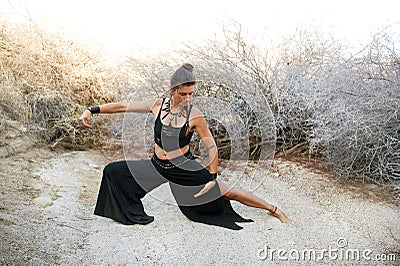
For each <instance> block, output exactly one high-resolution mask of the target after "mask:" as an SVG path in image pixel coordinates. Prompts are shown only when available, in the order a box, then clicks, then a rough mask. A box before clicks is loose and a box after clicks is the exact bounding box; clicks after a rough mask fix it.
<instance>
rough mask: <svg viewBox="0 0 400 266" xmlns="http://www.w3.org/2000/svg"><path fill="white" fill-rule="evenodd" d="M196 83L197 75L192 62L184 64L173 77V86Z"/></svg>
mask: <svg viewBox="0 0 400 266" xmlns="http://www.w3.org/2000/svg"><path fill="white" fill-rule="evenodd" d="M195 83H196V77H195V76H194V74H193V66H192V65H191V64H183V65H182V66H181V67H180V68H178V70H176V71H175V73H174V74H173V75H172V77H171V88H177V87H179V86H182V85H183V86H191V85H194V84H195Z"/></svg>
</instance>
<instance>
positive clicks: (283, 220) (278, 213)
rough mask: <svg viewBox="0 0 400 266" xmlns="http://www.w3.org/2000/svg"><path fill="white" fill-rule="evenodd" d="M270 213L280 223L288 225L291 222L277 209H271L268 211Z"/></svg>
mask: <svg viewBox="0 0 400 266" xmlns="http://www.w3.org/2000/svg"><path fill="white" fill-rule="evenodd" d="M270 213H271V214H272V215H273V216H275V217H277V218H278V219H279V220H281V222H282V223H284V224H290V223H291V222H292V221H291V220H290V219H289V217H287V216H286V214H285V213H284V212H283V211H281V210H280V209H278V208H277V207H276V206H274V207H273V209H272V210H270Z"/></svg>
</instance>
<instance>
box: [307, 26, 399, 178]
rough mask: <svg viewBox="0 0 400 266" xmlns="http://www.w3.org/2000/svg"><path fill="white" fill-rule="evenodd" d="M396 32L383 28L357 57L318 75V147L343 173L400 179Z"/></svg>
mask: <svg viewBox="0 0 400 266" xmlns="http://www.w3.org/2000/svg"><path fill="white" fill-rule="evenodd" d="M393 37H394V36H393V35H392V34H388V32H382V33H380V34H377V35H376V36H375V38H374V39H373V40H372V42H371V44H370V45H369V46H368V47H366V49H365V50H364V51H362V52H361V53H360V54H359V55H358V56H357V57H354V58H351V59H350V60H347V61H346V62H344V63H343V64H341V65H339V66H337V67H336V68H331V69H327V70H325V71H323V72H321V73H320V74H319V76H318V77H317V79H316V83H317V84H319V88H320V89H319V91H318V92H317V93H316V95H315V103H316V105H317V108H316V112H315V113H314V117H313V118H312V120H313V121H314V129H313V132H312V147H317V148H319V149H321V153H322V154H323V155H324V157H325V158H326V160H327V162H329V163H330V164H332V165H333V166H334V169H335V170H336V171H337V172H338V173H339V174H341V175H342V176H345V177H348V178H358V179H363V180H368V181H374V182H377V183H382V182H385V181H396V180H399V179H400V156H399V155H400V153H399V151H400V142H399V132H400V113H399V112H400V111H399V106H400V90H399V85H400V78H399V66H400V61H399V56H398V50H396V45H397V44H398V43H396V41H394V40H396V39H397V38H393ZM392 38H393V39H392ZM397 40H398V39H397Z"/></svg>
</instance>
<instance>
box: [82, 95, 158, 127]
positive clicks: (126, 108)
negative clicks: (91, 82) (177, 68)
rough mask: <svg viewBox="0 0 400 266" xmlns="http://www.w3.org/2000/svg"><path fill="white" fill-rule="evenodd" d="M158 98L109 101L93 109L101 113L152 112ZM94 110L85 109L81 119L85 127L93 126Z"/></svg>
mask: <svg viewBox="0 0 400 266" xmlns="http://www.w3.org/2000/svg"><path fill="white" fill-rule="evenodd" d="M157 101H159V99H157V100H155V101H154V100H149V101H143V102H130V103H129V104H127V103H107V104H102V105H99V106H96V107H95V108H92V110H93V109H94V110H96V113H101V114H115V113H125V112H134V113H148V112H151V111H152V109H153V108H154V105H155V103H157ZM91 117H92V112H91V111H90V110H89V109H87V110H85V111H84V112H83V113H82V115H81V117H80V118H79V120H80V121H81V123H82V125H84V126H85V127H88V128H91V127H92V119H91Z"/></svg>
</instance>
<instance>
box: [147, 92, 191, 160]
mask: <svg viewBox="0 0 400 266" xmlns="http://www.w3.org/2000/svg"><path fill="white" fill-rule="evenodd" d="M164 102H165V98H163V101H162V104H161V107H160V110H159V111H158V115H157V118H156V121H155V123H154V142H155V143H156V144H157V145H158V146H160V147H161V148H163V149H164V150H165V151H167V152H169V151H173V150H177V149H179V148H183V147H185V146H186V145H189V143H190V140H191V139H192V136H193V131H189V130H190V128H189V117H190V111H191V110H192V105H190V106H189V110H188V111H187V114H186V122H185V124H183V126H182V127H174V126H172V125H171V123H170V124H169V125H164V124H163V123H162V121H161V117H160V115H161V110H163V105H164ZM175 116H176V115H175Z"/></svg>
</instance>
